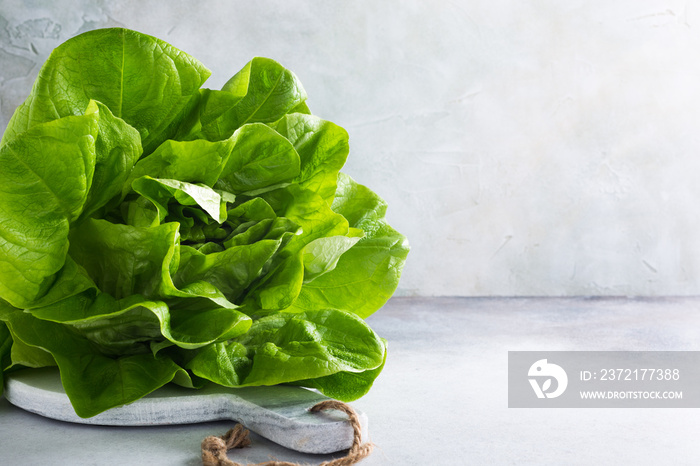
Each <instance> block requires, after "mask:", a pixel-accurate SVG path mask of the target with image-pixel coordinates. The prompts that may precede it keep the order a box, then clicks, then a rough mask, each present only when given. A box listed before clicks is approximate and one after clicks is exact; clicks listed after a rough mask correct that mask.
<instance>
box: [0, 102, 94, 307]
mask: <svg viewBox="0 0 700 466" xmlns="http://www.w3.org/2000/svg"><path fill="white" fill-rule="evenodd" d="M97 120H98V114H97V113H91V114H88V115H84V116H79V117H67V118H62V119H60V120H56V121H52V122H49V123H45V124H42V125H38V126H35V127H33V128H32V129H30V130H29V131H26V132H25V133H23V134H21V135H20V136H19V137H17V138H15V139H14V140H12V141H10V142H9V143H8V144H5V145H3V146H2V147H0V166H2V167H3V168H2V171H0V217H1V218H2V222H0V297H2V298H3V299H5V300H7V301H8V302H10V303H11V304H13V305H14V306H18V307H26V306H29V305H31V304H32V302H33V301H34V300H36V299H38V298H39V297H41V295H42V294H44V293H45V292H46V291H47V290H48V289H49V287H50V286H51V284H52V280H53V277H54V275H55V274H56V273H57V272H58V271H59V270H60V269H61V267H63V264H64V263H65V261H66V254H67V253H68V230H69V228H70V224H71V223H72V222H73V221H75V220H76V219H77V218H78V216H79V215H80V214H81V212H82V210H83V206H84V205H85V201H86V199H87V196H88V190H89V189H90V184H91V183H92V174H93V172H94V169H95V138H96V137H97V130H98V122H97ZM66 180H70V182H66ZM29 212H31V215H28V213H29Z"/></svg>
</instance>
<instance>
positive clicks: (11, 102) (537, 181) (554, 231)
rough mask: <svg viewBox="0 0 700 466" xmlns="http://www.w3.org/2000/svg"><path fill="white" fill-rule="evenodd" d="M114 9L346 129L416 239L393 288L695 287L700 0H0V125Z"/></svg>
mask: <svg viewBox="0 0 700 466" xmlns="http://www.w3.org/2000/svg"><path fill="white" fill-rule="evenodd" d="M110 26H122V27H127V28H131V29H135V30H138V31H141V32H144V33H147V34H151V35H154V36H157V37H159V38H161V39H164V40H166V41H168V42H170V43H171V44H173V45H174V46H176V47H178V48H180V49H182V50H184V51H185V52H187V53H189V54H191V55H193V56H194V57H196V58H198V59H199V60H200V61H202V62H203V63H204V64H205V65H206V66H207V67H209V68H210V69H211V70H212V77H211V78H210V79H209V81H208V82H207V84H206V85H207V86H208V87H211V88H219V87H220V86H221V85H222V84H223V83H224V82H226V80H227V79H228V78H229V77H230V76H231V75H233V74H234V73H235V72H236V71H238V70H239V69H240V68H241V67H242V66H243V65H244V64H245V63H246V62H248V61H249V60H250V59H251V58H252V57H254V56H267V57H270V58H274V59H276V60H277V61H279V62H281V63H282V64H283V65H285V66H287V67H288V68H290V69H291V70H293V71H294V72H295V73H296V74H297V75H298V76H299V77H300V79H301V80H302V82H303V83H304V86H305V88H306V90H307V92H308V94H309V105H310V107H311V109H312V111H313V112H314V113H315V114H317V115H319V116H321V117H323V118H326V119H329V120H331V121H334V122H335V123H337V124H339V125H341V126H343V127H345V128H346V129H347V130H348V132H349V133H350V142H351V154H350V158H349V160H348V163H347V165H346V168H345V171H346V172H347V173H349V174H350V175H352V176H353V177H354V178H356V179H357V180H358V181H359V182H361V183H363V184H366V185H368V186H369V187H371V188H373V189H374V190H375V191H377V192H378V193H379V194H380V195H382V196H383V197H384V198H385V199H386V200H387V202H388V203H389V213H388V218H389V221H390V223H391V224H392V225H393V226H394V227H395V228H396V229H398V230H399V231H401V232H403V233H405V234H406V235H407V236H408V237H409V239H410V241H411V244H412V247H413V250H412V253H411V255H410V256H409V261H408V264H407V266H406V268H405V271H404V276H403V279H402V282H401V285H400V289H399V294H401V295H422V296H444V295H459V296H492V295H501V296H503V295H505V296H517V295H520V296H527V295H540V296H566V295H644V296H654V295H696V294H698V293H700V214H699V206H698V204H699V203H698V199H700V182H698V178H699V176H698V173H699V172H700V171H699V169H700V155H699V151H700V31H699V30H698V26H700V2H698V1H680V0H678V1H672V0H617V1H614V2H611V1H609V0H589V1H580V0H572V1H566V2H555V1H544V2H521V1H516V0H489V1H486V0H472V1H462V0H435V1H432V0H431V1H430V2H428V1H415V0H414V1H396V0H385V1H381V0H379V1H369V0H361V1H345V2H339V1H320V0H313V1H300V0H288V1H260V2H250V1H227V0H204V1H198V2H193V1H182V0H174V1H135V0H112V1H103V0H97V1H87V0H75V1H67V0H63V1H49V0H30V1H20V0H0V127H2V128H4V127H5V125H6V123H7V120H8V119H9V117H10V116H11V114H12V112H13V111H14V108H15V107H16V106H17V105H18V104H19V103H20V102H21V101H22V100H23V99H24V97H25V96H26V95H27V93H28V92H29V90H30V88H31V84H32V82H33V80H34V78H35V76H36V74H37V73H38V71H39V68H40V66H41V64H42V63H43V61H44V60H45V59H46V57H47V56H48V55H49V53H50V52H51V50H52V49H53V48H54V47H55V46H57V45H58V44H59V43H61V42H63V41H65V40H66V39H68V38H70V37H72V36H74V35H76V34H78V33H80V32H83V31H87V30H90V29H95V28H102V27H110Z"/></svg>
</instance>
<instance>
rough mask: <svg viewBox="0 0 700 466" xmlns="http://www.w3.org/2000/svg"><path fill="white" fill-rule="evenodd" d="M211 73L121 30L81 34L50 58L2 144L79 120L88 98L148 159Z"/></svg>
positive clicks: (154, 41)
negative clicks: (125, 127)
mask: <svg viewBox="0 0 700 466" xmlns="http://www.w3.org/2000/svg"><path fill="white" fill-rule="evenodd" d="M210 74H211V73H210V71H209V70H208V69H206V68H205V67H204V66H203V65H202V64H201V63H199V62H198V61H197V60H195V59H194V58H192V57H191V56H189V55H187V54H186V53H184V52H182V51H180V50H177V49H176V48H174V47H173V46H171V45H170V44H167V43H165V42H163V41H162V40H160V39H156V38H155V37H151V36H147V35H145V34H140V33H137V32H134V31H130V30H127V29H120V28H112V29H98V30H95V31H90V32H86V33H84V34H81V35H79V36H77V37H74V38H73V39H71V40H69V41H66V42H65V43H63V44H62V45H60V46H59V47H57V48H56V49H55V50H54V51H53V52H52V53H51V56H50V57H49V59H48V60H47V61H46V63H45V64H44V66H43V67H42V68H41V71H40V72H39V76H38V77H37V79H36V81H35V83H34V87H33V88H32V92H31V94H30V95H29V97H28V98H27V100H26V101H25V102H24V103H23V104H22V105H21V106H20V107H19V108H18V109H17V111H15V114H14V115H13V117H12V119H11V120H10V122H9V124H8V127H7V129H6V130H5V134H4V136H3V140H2V142H3V143H4V142H6V141H8V140H9V139H12V138H14V137H16V136H17V135H19V134H20V133H22V132H24V131H26V130H27V129H29V128H31V127H33V126H35V125H37V124H40V123H45V122H48V121H52V120H56V119H59V118H61V117H65V116H69V115H82V114H83V112H84V111H85V108H86V106H87V104H88V102H89V101H90V100H91V99H92V100H97V101H99V102H102V103H103V104H105V105H106V106H107V107H109V109H110V110H111V111H112V113H113V114H114V115H115V116H117V117H119V118H121V119H123V120H124V121H126V122H127V123H128V124H129V125H131V126H133V127H134V128H136V130H138V132H139V134H140V135H141V140H142V145H143V148H144V151H143V152H144V153H145V154H148V153H150V152H152V151H153V150H154V149H155V148H156V147H158V146H159V145H160V143H162V142H163V141H165V140H166V139H169V138H171V137H172V136H173V135H174V134H175V132H176V130H177V128H178V126H179V125H180V124H181V121H182V120H183V119H184V117H185V116H186V114H187V113H189V111H190V110H191V108H192V107H193V106H194V105H195V104H196V103H197V100H198V97H199V88H200V86H201V85H202V84H203V83H204V81H205V80H206V79H207V78H208V77H209V75H210Z"/></svg>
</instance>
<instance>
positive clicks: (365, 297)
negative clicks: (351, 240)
mask: <svg viewBox="0 0 700 466" xmlns="http://www.w3.org/2000/svg"><path fill="white" fill-rule="evenodd" d="M333 210H334V211H336V212H338V213H340V214H342V215H343V216H344V217H345V218H347V219H348V221H349V222H350V225H352V226H353V227H355V228H359V229H361V230H362V231H364V232H365V237H364V238H363V239H361V240H360V241H358V242H357V244H355V245H354V246H353V247H351V248H350V249H349V250H348V251H347V252H346V253H345V254H343V255H342V256H341V257H340V259H339V260H338V263H337V266H336V267H335V268H334V269H333V270H332V271H331V272H329V273H326V274H324V275H322V276H320V277H318V278H317V279H315V280H313V281H311V282H309V283H306V284H304V286H303V287H302V289H301V291H300V294H299V298H298V299H297V300H296V301H295V303H294V305H295V307H296V308H299V309H304V310H310V309H322V308H327V307H334V308H338V309H345V310H348V311H350V312H354V313H355V314H357V315H359V316H360V317H367V316H369V315H370V314H372V313H374V312H375V311H377V309H379V308H381V307H382V306H383V305H384V304H385V303H386V301H387V300H388V299H389V298H390V297H391V295H392V294H393V293H394V291H395V290H396V287H397V286H398V283H399V279H400V278H401V270H402V269H403V264H404V262H405V261H406V256H407V255H408V252H409V247H408V242H407V240H406V237H405V236H403V235H402V234H400V233H398V232H397V231H396V230H394V229H393V228H391V227H390V226H389V225H388V224H387V223H386V221H385V220H384V214H385V212H386V203H385V202H384V201H383V200H382V199H381V198H380V197H379V196H377V195H376V194H375V193H373V192H372V191H371V190H369V189H368V188H366V187H365V186H362V185H359V184H357V183H355V181H353V180H352V179H351V178H350V177H349V176H347V175H342V174H341V176H340V177H339V183H338V191H337V193H336V197H335V200H334V202H333Z"/></svg>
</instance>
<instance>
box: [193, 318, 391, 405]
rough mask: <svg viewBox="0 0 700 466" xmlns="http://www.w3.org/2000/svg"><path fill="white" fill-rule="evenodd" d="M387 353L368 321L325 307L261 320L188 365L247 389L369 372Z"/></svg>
mask: <svg viewBox="0 0 700 466" xmlns="http://www.w3.org/2000/svg"><path fill="white" fill-rule="evenodd" d="M384 357H385V347H384V345H383V343H382V341H381V340H380V339H379V337H377V335H376V334H375V333H374V332H373V331H372V329H370V328H369V326H368V325H367V324H365V323H364V322H363V321H362V319H360V318H358V317H356V316H355V315H353V314H351V313H347V312H342V311H336V310H325V311H311V312H307V313H298V314H290V313H278V314H275V315H272V316H268V317H264V318H261V319H258V320H257V321H255V322H254V324H253V326H252V327H251V328H250V330H249V331H248V332H247V333H246V334H245V335H243V336H241V337H239V338H236V339H233V340H231V341H228V342H225V343H217V344H214V345H211V346H208V347H206V348H204V349H202V350H201V351H199V353H197V355H196V356H195V357H194V358H193V359H192V360H190V361H189V362H188V364H187V366H186V367H187V368H188V369H191V370H192V372H193V373H194V374H196V375H198V376H200V377H203V378H206V379H209V380H213V381H214V382H216V383H218V384H220V385H225V386H230V387H241V386H251V385H273V384H277V383H285V382H295V381H298V380H300V378H304V379H306V378H308V379H314V378H319V377H325V376H329V375H331V374H335V373H338V372H352V373H363V372H367V371H369V370H372V369H375V368H378V367H380V366H381V365H382V364H383V363H384ZM344 398H345V399H349V398H352V395H351V394H349V393H348V394H347V396H345V397H344Z"/></svg>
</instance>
